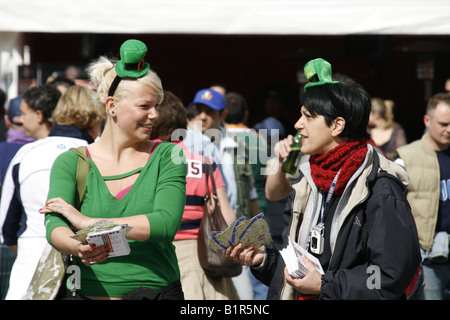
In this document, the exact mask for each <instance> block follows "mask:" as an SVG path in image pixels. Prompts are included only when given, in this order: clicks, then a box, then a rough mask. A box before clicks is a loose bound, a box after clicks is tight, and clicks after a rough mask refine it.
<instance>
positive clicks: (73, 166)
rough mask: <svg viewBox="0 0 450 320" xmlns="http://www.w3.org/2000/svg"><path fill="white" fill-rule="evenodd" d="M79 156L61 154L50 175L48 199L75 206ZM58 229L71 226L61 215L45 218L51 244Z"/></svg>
mask: <svg viewBox="0 0 450 320" xmlns="http://www.w3.org/2000/svg"><path fill="white" fill-rule="evenodd" d="M77 164H78V155H77V154H76V153H75V152H73V151H66V152H64V153H62V154H60V155H59V156H58V157H57V158H56V160H55V162H54V163H53V166H52V170H51V173H50V187H49V191H48V196H47V200H48V199H52V198H57V197H61V198H63V199H64V200H65V201H66V202H67V203H69V204H72V205H73V204H74V202H75V193H76V171H77ZM56 227H67V228H70V224H69V222H68V221H67V219H65V218H64V217H63V216H61V215H60V214H55V213H49V214H46V216H45V228H46V236H47V241H48V242H49V243H50V244H51V241H50V235H51V233H52V231H53V230H54V229H55V228H56Z"/></svg>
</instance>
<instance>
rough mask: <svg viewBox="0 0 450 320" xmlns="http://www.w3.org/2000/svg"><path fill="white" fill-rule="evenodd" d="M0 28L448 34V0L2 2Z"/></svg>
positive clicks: (16, 29)
mask: <svg viewBox="0 0 450 320" xmlns="http://www.w3.org/2000/svg"><path fill="white" fill-rule="evenodd" d="M0 31H7V32H78V33H80V32H81V33H82V32H95V33H189V34H196V33H197V34H271V35H274V34H283V35H287V34H295V35H298V34H303V35H304V34H308V35H342V34H422V35H423V34H434V35H438V34H439V35H442V34H445V35H446V34H449V33H450V1H448V0H427V1H424V0H371V1H368V0H319V1H311V0H310V1H306V0H189V1H186V0H147V1H142V0H128V1H123V0H121V1H119V0H97V1H92V0H77V1H74V0H66V1H59V0H40V1H30V0H6V1H5V0H3V1H2V2H1V3H0Z"/></svg>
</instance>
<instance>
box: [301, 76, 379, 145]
mask: <svg viewBox="0 0 450 320" xmlns="http://www.w3.org/2000/svg"><path fill="white" fill-rule="evenodd" d="M301 102H302V105H303V106H305V108H306V109H307V110H308V111H309V113H310V114H311V116H313V117H315V116H318V115H322V116H324V118H325V122H326V124H327V125H328V126H331V124H332V122H333V120H335V119H336V118H337V117H342V118H344V120H345V128H344V130H343V131H342V133H341V134H340V135H339V136H340V137H341V138H343V139H345V140H347V141H348V140H357V139H360V138H368V137H369V134H368V133H367V125H368V122H369V116H370V110H371V104H370V96H369V94H368V93H367V92H366V90H364V88H363V87H362V86H361V85H359V84H358V83H356V82H353V83H352V82H346V83H344V82H340V83H333V84H324V85H320V86H314V87H309V88H307V90H305V92H304V93H303V95H302V97H301Z"/></svg>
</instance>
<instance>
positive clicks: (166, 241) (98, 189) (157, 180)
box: [45, 142, 186, 297]
mask: <svg viewBox="0 0 450 320" xmlns="http://www.w3.org/2000/svg"><path fill="white" fill-rule="evenodd" d="M177 148H178V149H179V150H176V149H177ZM174 149H175V150H174ZM172 155H174V159H175V161H172ZM180 159H183V160H184V154H183V151H182V150H181V148H180V147H178V146H177V145H175V144H173V143H168V142H162V143H160V144H159V145H158V146H157V147H156V148H155V150H154V151H153V154H152V155H151V157H150V158H149V160H148V162H147V164H146V165H145V166H144V167H143V168H140V171H141V172H140V174H139V177H138V179H137V180H136V182H135V183H134V185H133V186H132V187H131V189H130V190H129V191H128V192H127V194H126V195H125V196H124V197H123V198H122V199H120V200H119V199H117V198H116V197H114V195H112V194H111V193H110V192H109V190H108V188H107V186H106V184H105V177H102V176H101V175H100V172H99V170H98V168H97V166H96V165H95V163H94V162H92V160H89V161H90V164H91V169H90V171H89V174H88V178H87V181H86V195H85V200H84V202H83V204H82V206H81V210H80V211H81V212H82V213H83V214H84V215H86V216H89V217H93V218H116V217H117V218H118V217H127V216H132V215H139V214H145V215H146V216H147V218H148V221H149V223H150V236H149V238H148V240H147V241H133V240H128V242H129V244H130V248H131V253H130V254H129V255H127V256H121V257H112V258H108V259H107V260H106V261H104V262H101V263H98V264H95V265H92V266H91V267H87V266H85V265H84V264H83V263H82V262H81V260H80V259H79V258H77V264H78V266H79V267H80V273H81V289H80V290H79V293H80V294H82V295H90V296H110V297H122V296H124V295H125V294H126V293H128V292H130V291H131V290H133V289H136V288H139V287H150V288H153V289H155V290H159V289H162V288H164V287H166V286H167V285H168V284H170V283H172V282H174V281H176V280H179V278H180V271H179V268H178V262H177V257H176V254H175V249H174V246H173V244H172V241H173V238H174V236H175V234H176V233H177V231H178V228H179V226H180V223H181V218H182V216H183V211H184V205H185V197H186V165H185V163H184V162H183V161H179V160H180ZM177 160H178V161H177ZM77 161H78V155H77V154H76V153H75V152H73V151H67V152H64V153H63V154H61V155H60V156H59V157H58V158H57V159H56V161H55V162H54V165H53V167H52V172H51V176H50V189H49V194H48V199H50V198H54V197H61V198H63V199H64V200H65V201H67V202H68V203H70V204H74V201H75V194H76V178H75V177H76V168H77ZM180 162H181V163H180ZM106 178H108V177H106ZM109 178H111V177H109ZM45 225H46V228H47V239H48V241H49V242H50V234H51V232H52V231H53V229H55V228H56V227H58V226H66V227H69V224H68V222H67V220H66V219H65V218H64V217H63V216H61V215H59V214H54V213H52V214H48V215H47V216H46V218H45Z"/></svg>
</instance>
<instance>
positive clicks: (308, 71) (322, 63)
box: [304, 58, 339, 91]
mask: <svg viewBox="0 0 450 320" xmlns="http://www.w3.org/2000/svg"><path fill="white" fill-rule="evenodd" d="M304 70H305V76H306V79H307V80H308V83H307V84H305V91H306V88H309V87H314V86H321V85H324V84H327V83H338V82H339V81H333V78H332V76H331V64H330V63H329V62H328V61H326V60H324V59H322V58H317V59H314V60H311V61H309V62H308V63H307V64H305V68H304Z"/></svg>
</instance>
